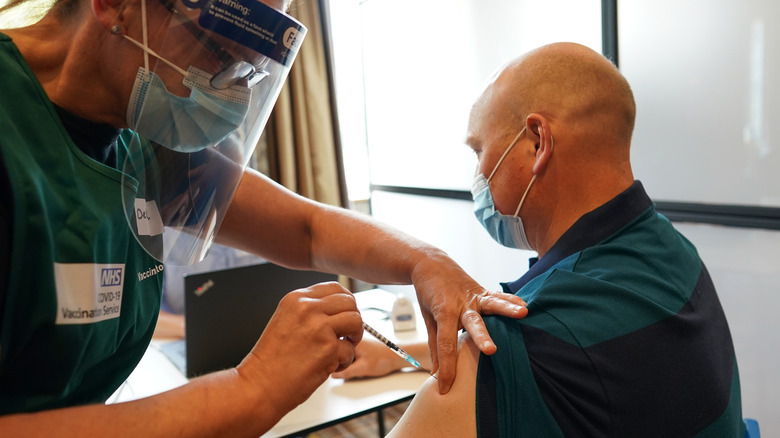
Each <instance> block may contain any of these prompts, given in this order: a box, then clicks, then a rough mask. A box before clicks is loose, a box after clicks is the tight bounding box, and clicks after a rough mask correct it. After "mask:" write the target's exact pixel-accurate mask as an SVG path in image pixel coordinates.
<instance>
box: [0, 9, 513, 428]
mask: <svg viewBox="0 0 780 438" xmlns="http://www.w3.org/2000/svg"><path fill="white" fill-rule="evenodd" d="M268 3H269V4H271V5H272V6H274V7H279V6H281V5H279V4H278V3H275V2H268ZM75 6H76V7H75V9H74V10H73V11H72V12H71V13H69V14H65V13H62V12H63V11H62V9H61V8H58V7H55V8H54V9H53V10H52V11H51V12H50V13H49V14H47V15H46V16H45V17H44V18H43V19H42V20H41V21H39V22H38V23H36V24H34V25H32V26H29V27H25V28H20V29H14V30H7V31H4V33H6V34H7V35H9V36H10V37H11V38H13V40H14V42H15V44H16V45H17V47H18V48H19V50H20V51H21V53H22V55H23V56H24V58H25V60H26V61H27V62H28V64H29V65H30V67H31V68H32V71H33V72H34V74H35V75H36V76H37V78H38V79H39V81H40V82H41V84H42V86H43V89H44V90H45V92H46V94H47V95H48V96H49V98H50V99H51V100H52V101H53V102H54V103H56V104H57V105H59V106H61V107H62V108H64V109H66V110H68V111H70V112H72V113H74V114H76V115H78V116H80V117H82V118H85V119H88V120H91V121H94V122H102V123H108V124H111V125H113V126H116V127H118V128H125V127H126V122H125V112H126V109H127V104H128V100H129V96H130V92H131V90H132V85H133V80H134V78H135V75H136V73H137V72H138V68H139V66H141V65H143V62H144V56H143V51H142V50H140V49H139V48H138V47H136V46H135V45H133V44H132V43H131V42H129V41H128V40H127V39H125V38H124V37H122V36H121V35H117V34H114V33H112V32H110V29H111V27H112V26H114V25H119V26H120V27H121V30H122V33H123V34H125V35H129V36H131V37H132V38H133V39H135V40H137V41H142V40H143V37H142V35H141V16H142V14H141V8H140V4H139V2H138V1H137V0H76V5H75ZM147 9H148V10H147V15H148V21H147V25H148V29H149V31H148V36H149V46H150V47H151V48H152V49H153V50H156V51H161V50H162V49H163V48H162V47H161V46H160V43H159V40H160V36H161V35H163V34H165V32H166V31H167V28H168V22H169V21H170V19H171V17H170V14H169V13H168V12H167V11H166V10H164V8H163V7H162V6H161V5H159V3H158V2H155V1H148V4H147ZM174 31H176V30H172V32H174ZM185 37H187V36H186V34H184V33H182V36H181V38H185ZM189 38H191V37H189ZM186 41H190V40H186ZM184 45H185V44H183V46H184ZM186 46H191V45H190V44H186ZM165 49H166V52H165V53H166V57H168V58H170V60H171V61H174V62H176V64H177V65H178V66H184V67H186V66H187V65H188V63H189V62H193V63H197V62H199V61H198V60H191V59H189V58H188V57H189V54H188V53H184V52H179V51H178V50H171V49H170V48H165ZM174 49H178V48H174ZM150 61H151V62H152V63H151V67H152V68H153V69H154V70H155V72H157V73H158V74H159V75H160V77H161V78H162V79H163V81H164V82H165V83H166V86H168V89H169V90H170V91H171V92H173V93H182V92H183V91H182V86H181V85H180V84H181V80H182V77H181V74H179V73H177V72H175V70H173V69H171V68H168V67H165V66H163V65H161V64H159V63H157V62H156V60H155V59H154V58H150ZM85 90H88V96H89V98H85V95H86V93H85ZM269 205H270V206H274V208H271V209H269V208H268V206H269ZM217 239H218V241H219V242H220V243H223V244H226V245H232V246H235V247H237V248H240V249H243V250H245V251H248V252H251V253H254V254H257V255H259V256H261V257H263V258H266V259H268V260H270V261H273V262H275V263H278V264H281V265H284V266H288V267H292V268H299V269H316V270H321V271H329V272H338V273H341V274H345V275H349V276H352V277H355V278H359V279H362V280H364V281H368V282H372V283H380V284H409V283H411V284H414V286H415V288H416V290H417V295H418V298H419V301H420V305H421V310H422V313H423V317H424V319H425V322H426V325H427V327H428V337H429V348H430V352H431V357H432V361H433V365H432V367H433V369H438V371H439V380H438V390H439V391H440V392H442V393H446V392H447V391H449V389H450V386H451V385H452V382H453V381H454V380H455V374H456V359H457V342H458V340H457V332H458V330H459V329H461V328H465V329H466V330H467V331H468V332H469V333H470V334H471V335H472V337H473V339H474V342H475V343H476V345H479V348H480V349H481V350H482V351H483V352H485V353H486V354H492V353H493V352H495V349H496V347H495V345H494V344H493V342H492V340H491V339H490V337H489V335H488V333H487V330H486V328H485V326H484V323H483V321H482V317H481V314H480V312H478V308H477V301H478V300H479V301H480V302H481V310H482V313H484V314H501V315H505V316H509V317H515V318H519V317H523V316H525V315H526V313H527V310H526V309H525V308H524V307H522V306H523V304H524V303H523V302H522V300H520V299H518V298H516V297H513V296H505V295H504V294H500V293H497V292H488V291H486V290H485V289H484V288H482V287H481V286H480V285H479V284H477V283H476V282H475V281H474V280H473V279H472V278H471V277H470V276H469V275H467V274H466V273H465V272H464V271H463V270H462V269H461V268H460V267H459V266H458V265H457V264H456V263H455V262H454V261H453V260H452V259H450V258H449V257H448V256H447V255H446V254H445V253H444V252H442V251H441V250H439V249H437V248H434V247H432V246H430V245H427V244H425V243H424V242H421V241H419V240H416V239H413V238H411V237H409V236H407V235H405V234H403V233H401V232H399V231H398V230H394V229H392V228H390V227H387V226H384V225H382V224H379V223H376V222H375V221H373V220H372V219H371V218H370V217H367V216H364V215H359V214H357V213H353V212H350V211H347V210H344V209H339V208H334V207H328V206H324V205H321V204H318V203H315V202H312V201H310V200H308V199H306V198H303V197H301V196H298V195H296V194H294V193H291V192H290V191H288V190H286V189H284V188H283V187H281V186H280V185H278V184H276V183H274V182H273V181H271V180H270V179H268V178H266V177H265V176H263V175H262V174H260V173H258V172H256V171H254V170H251V169H250V170H247V171H246V172H245V174H244V176H243V178H242V180H241V182H240V184H239V187H238V189H237V192H236V194H235V196H234V199H233V202H232V204H231V206H230V208H229V210H228V212H227V215H226V217H225V220H224V222H223V224H222V226H221V228H220V230H219V233H218V236H217ZM361 336H362V325H361V319H360V314H359V312H358V310H357V307H356V305H355V300H354V297H352V295H351V293H349V291H347V290H345V289H344V288H343V287H341V286H340V285H338V284H336V283H327V284H319V285H313V286H311V287H310V288H306V289H303V290H299V291H294V292H291V293H290V294H288V295H287V297H285V298H284V299H283V300H282V301H281V302H280V304H279V307H278V309H277V311H276V313H275V315H274V317H273V319H272V321H271V322H270V324H269V325H268V327H267V329H266V331H265V332H264V333H263V335H262V337H261V338H260V340H259V341H258V343H257V345H256V346H255V347H254V349H253V350H252V352H251V353H250V354H249V355H248V356H247V357H246V359H245V360H244V361H243V362H242V363H241V364H240V365H239V366H238V367H236V368H234V369H230V370H226V371H223V372H219V373H214V374H210V375H207V376H204V377H201V378H198V379H193V380H192V381H191V382H190V383H189V384H187V385H184V386H182V387H180V388H177V389H175V390H172V391H169V392H166V393H163V394H160V395H158V396H154V397H149V398H146V399H142V400H138V401H134V402H129V403H122V404H116V405H108V406H106V405H90V406H81V407H74V408H67V409H59V410H52V411H45V412H38V413H32V414H19V415H7V416H3V417H0V431H2V434H3V435H13V436H52V435H56V436H68V435H77V436H81V437H85V436H106V435H110V436H150V437H152V436H166V437H171V436H242V435H247V436H259V435H262V434H263V433H264V432H266V431H267V430H268V429H270V428H271V427H272V426H273V424H275V423H276V422H277V421H278V420H279V419H280V418H281V417H282V416H283V415H284V414H285V413H286V412H288V411H289V410H291V409H292V408H294V407H295V406H296V405H298V404H299V403H301V402H302V401H304V400H305V399H306V398H307V397H308V396H309V395H310V394H311V393H312V392H313V391H314V389H316V388H317V386H319V385H320V384H321V383H322V382H323V381H324V380H325V379H326V378H327V377H328V376H329V375H330V374H331V373H333V372H337V371H340V370H342V369H344V368H345V367H346V366H347V365H348V364H350V363H351V362H352V361H353V359H354V348H355V344H356V343H357V342H358V341H359V340H360V339H361ZM270 354H273V355H274V357H275V358H277V360H275V361H273V362H272V363H268V362H264V361H263V360H262V358H263V357H267V356H269V355H270ZM193 419H197V421H193Z"/></svg>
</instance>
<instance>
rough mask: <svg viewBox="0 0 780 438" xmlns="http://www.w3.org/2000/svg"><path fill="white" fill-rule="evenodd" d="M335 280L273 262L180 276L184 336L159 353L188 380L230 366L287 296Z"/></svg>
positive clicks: (245, 353)
mask: <svg viewBox="0 0 780 438" xmlns="http://www.w3.org/2000/svg"><path fill="white" fill-rule="evenodd" d="M337 279H338V277H337V276H336V275H334V274H326V273H323V272H317V271H299V270H295V269H288V268H284V267H282V266H279V265H275V264H273V263H261V264H257V265H250V266H242V267H238V268H230V269H223V270H217V271H209V272H201V273H197V274H188V275H185V276H184V294H185V296H184V318H185V338H184V340H183V341H177V342H171V343H168V344H164V345H163V346H162V349H163V352H164V353H165V354H166V355H167V356H168V357H169V358H170V359H171V361H172V362H173V363H174V364H175V365H176V366H177V367H178V368H179V369H180V370H181V371H182V373H183V374H185V375H186V376H187V377H188V378H192V377H196V376H199V375H202V374H207V373H210V372H213V371H218V370H223V369H226V368H231V367H234V366H236V365H238V364H239V362H241V360H242V359H243V358H244V357H245V356H246V355H247V354H248V353H249V352H250V351H251V350H252V347H254V345H255V343H257V340H258V339H259V338H260V334H261V333H262V332H263V330H264V329H265V326H266V325H267V324H268V321H269V320H270V319H271V316H272V315H273V314H274V312H275V311H276V306H277V305H278V304H279V300H281V299H282V297H283V296H284V295H285V294H287V292H290V291H292V290H295V289H300V288H303V287H307V286H311V285H313V284H316V283H322V282H326V281H337Z"/></svg>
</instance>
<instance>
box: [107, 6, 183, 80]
mask: <svg viewBox="0 0 780 438" xmlns="http://www.w3.org/2000/svg"><path fill="white" fill-rule="evenodd" d="M141 31H142V36H143V41H144V42H143V44H141V43H139V42H138V41H136V40H134V39H132V38H130V37H129V36H127V35H125V34H122V36H123V37H124V38H125V39H126V40H128V41H130V42H131V43H133V44H135V45H136V46H138V48H140V49H141V50H143V51H144V75H145V76H144V77H145V80H146V81H147V82H148V81H149V80H150V71H151V70H149V55H152V56H154V57H155V58H157V59H159V60H160V61H162V62H164V63H165V64H166V65H168V67H170V68H172V69H174V70H176V71H177V72H179V74H181V75H182V76H184V77H185V78H186V77H187V76H189V75H190V74H189V73H188V72H187V70H184V69H182V68H181V67H179V66H178V65H175V64H174V63H172V62H171V61H168V60H167V59H165V58H163V57H162V56H160V55H159V54H157V52H155V51H154V50H152V49H150V48H149V38H148V31H147V25H146V0H141Z"/></svg>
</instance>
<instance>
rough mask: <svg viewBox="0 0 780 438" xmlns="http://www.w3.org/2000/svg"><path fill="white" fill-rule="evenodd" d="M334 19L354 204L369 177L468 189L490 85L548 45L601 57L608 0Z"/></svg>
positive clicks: (374, 2)
mask: <svg viewBox="0 0 780 438" xmlns="http://www.w3.org/2000/svg"><path fill="white" fill-rule="evenodd" d="M561 11H566V13H565V14H562V13H561ZM331 16H332V23H333V26H332V27H333V41H334V59H335V70H336V89H337V98H338V106H339V118H340V122H341V129H342V141H343V147H344V155H345V158H344V159H345V168H346V172H347V178H348V184H349V187H348V189H349V193H350V197H351V198H352V199H355V198H361V197H365V196H367V195H368V189H367V184H368V182H369V181H370V183H371V184H375V185H387V186H402V187H425V188H435V189H455V190H465V191H468V189H469V188H470V186H471V180H472V178H473V175H474V169H475V165H476V159H475V157H474V155H473V154H472V153H471V151H470V149H468V148H467V147H466V146H465V144H464V138H465V135H466V123H467V120H468V112H469V110H470V107H471V104H472V102H473V100H474V98H475V97H476V96H477V95H478V94H479V93H480V92H481V85H482V84H483V83H484V82H485V80H486V79H487V78H488V77H489V76H490V75H491V74H492V73H493V72H494V71H495V70H496V69H497V68H498V67H499V66H500V65H502V64H503V63H505V62H506V61H509V60H510V59H512V58H514V57H516V56H517V55H520V54H521V53H524V52H526V51H528V50H530V49H532V48H535V47H538V46H540V45H543V44H546V43H550V42H554V41H575V42H579V43H582V44H585V45H587V46H589V47H592V48H593V49H594V50H597V51H599V52H600V51H601V1H599V0H588V1H581V0H556V1H545V2H538V1H531V0H491V1H482V0H423V1H420V0H417V1H410V0H393V1H390V0H366V1H362V2H361V1H358V0H334V1H331ZM369 176H370V177H369Z"/></svg>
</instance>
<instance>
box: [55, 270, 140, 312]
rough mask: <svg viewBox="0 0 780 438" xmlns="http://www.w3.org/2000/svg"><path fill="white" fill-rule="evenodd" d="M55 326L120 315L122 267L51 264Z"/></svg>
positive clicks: (122, 284)
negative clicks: (55, 313)
mask: <svg viewBox="0 0 780 438" xmlns="http://www.w3.org/2000/svg"><path fill="white" fill-rule="evenodd" d="M54 281H55V285H56V287H57V319H56V321H55V323H56V324H58V325H63V324H91V323H94V322H98V321H105V320H107V319H112V318H118V317H119V315H120V313H121V312H122V290H123V289H122V287H123V286H124V284H125V265H124V264H94V263H54Z"/></svg>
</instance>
